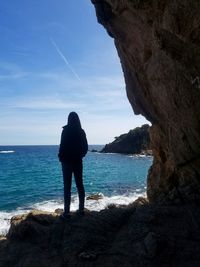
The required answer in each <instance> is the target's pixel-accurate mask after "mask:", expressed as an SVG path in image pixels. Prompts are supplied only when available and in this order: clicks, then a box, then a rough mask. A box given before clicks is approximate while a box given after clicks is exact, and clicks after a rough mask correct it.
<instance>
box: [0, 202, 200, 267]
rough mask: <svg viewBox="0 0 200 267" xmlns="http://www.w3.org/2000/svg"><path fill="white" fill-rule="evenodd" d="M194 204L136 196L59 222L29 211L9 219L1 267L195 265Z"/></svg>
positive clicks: (199, 218) (198, 218)
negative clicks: (162, 202) (124, 203)
mask: <svg viewBox="0 0 200 267" xmlns="http://www.w3.org/2000/svg"><path fill="white" fill-rule="evenodd" d="M199 223H200V212H199V208H198V206H192V205H190V206H188V205H182V204H181V205H180V204H177V205H170V206H169V205H162V206H160V205H155V204H150V203H148V202H147V200H145V199H143V198H140V199H138V200H137V201H136V202H134V203H132V204H130V205H128V206H126V207H115V206H114V205H113V206H110V207H108V208H107V209H105V210H102V211H100V212H94V211H93V212H89V211H88V212H86V215H85V216H83V217H79V216H78V215H76V214H75V213H72V216H71V219H70V220H68V221H62V220H61V219H60V218H59V214H57V213H45V212H41V211H32V212H31V213H29V214H27V215H18V216H15V217H13V218H12V221H11V228H10V230H9V233H8V235H7V238H0V266H1V267H15V266H16V267H19V266H20V267H63V266H69V267H102V266H103V267H116V266H119V267H132V266H136V267H137V266H138V267H143V266H144V267H146V266H149V267H155V266H182V267H184V266H199V264H200V246H199V242H200V240H199Z"/></svg>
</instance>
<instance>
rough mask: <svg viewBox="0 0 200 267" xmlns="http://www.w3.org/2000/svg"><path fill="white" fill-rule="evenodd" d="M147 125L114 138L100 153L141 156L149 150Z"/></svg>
mask: <svg viewBox="0 0 200 267" xmlns="http://www.w3.org/2000/svg"><path fill="white" fill-rule="evenodd" d="M149 128H150V126H149V125H148V124H144V125H142V126H141V127H136V128H135V129H133V130H130V131H129V132H128V133H125V134H121V135H120V136H117V137H115V140H114V141H113V142H111V143H109V144H106V145H105V146H104V148H103V149H102V150H101V151H100V152H102V153H120V154H141V153H144V154H145V153H146V152H145V151H149V150H150V138H149Z"/></svg>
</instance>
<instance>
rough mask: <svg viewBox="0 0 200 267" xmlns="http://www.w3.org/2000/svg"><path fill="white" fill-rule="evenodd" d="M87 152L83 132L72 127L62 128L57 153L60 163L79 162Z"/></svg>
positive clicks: (79, 128) (78, 128)
mask: <svg viewBox="0 0 200 267" xmlns="http://www.w3.org/2000/svg"><path fill="white" fill-rule="evenodd" d="M87 151H88V143H87V138H86V134H85V132H84V130H83V129H82V128H81V127H76V126H74V125H69V124H68V125H66V126H64V127H63V131H62V135H61V142H60V149H59V153H58V157H59V160H60V161H61V162H64V161H70V162H76V161H80V160H81V159H82V158H83V157H84V156H85V155H86V153H87Z"/></svg>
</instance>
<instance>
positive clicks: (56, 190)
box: [0, 145, 152, 235]
mask: <svg viewBox="0 0 200 267" xmlns="http://www.w3.org/2000/svg"><path fill="white" fill-rule="evenodd" d="M102 147H103V146H100V145H92V146H89V150H90V151H89V152H88V153H87V155H86V157H85V158H84V160H83V164H84V171H83V177H84V178H83V179H84V186H85V191H86V198H87V197H88V196H92V195H98V196H101V197H100V198H99V199H98V200H94V199H87V200H86V203H85V204H86V205H85V207H86V208H87V209H89V210H96V211H99V210H102V209H105V208H106V207H107V206H108V205H110V204H116V205H120V204H129V203H131V202H133V201H134V200H135V199H137V198H138V197H139V196H145V194H146V193H145V192H146V177H147V173H148V169H149V167H150V166H151V164H152V157H147V156H143V155H122V154H115V153H99V152H98V151H100V150H101V149H102ZM58 149H59V147H58V146H56V145H55V146H52V145H51V146H0V235H5V234H6V233H7V232H8V229H9V226H10V219H11V217H12V216H14V215H18V214H23V213H27V212H30V211H31V210H33V209H39V210H43V211H50V212H53V211H55V209H58V208H60V209H62V208H63V178H62V171H61V164H60V162H59V161H58V157H57V154H58ZM92 150H96V151H97V152H91V151H92ZM73 180H74V179H73ZM77 208H78V197H77V191H76V186H75V182H74V181H73V184H72V199H71V210H72V211H75V210H77Z"/></svg>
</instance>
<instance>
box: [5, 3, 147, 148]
mask: <svg viewBox="0 0 200 267" xmlns="http://www.w3.org/2000/svg"><path fill="white" fill-rule="evenodd" d="M0 22H1V23H0V36H1V42H0V105H1V113H0V145H14V144H18V145H20V144H59V141H60V133H61V129H62V126H63V125H65V124H66V121H67V116H68V113H69V112H70V111H76V112H78V114H79V116H80V119H81V122H82V127H83V128H84V129H85V131H86V134H87V137H88V141H89V143H90V144H104V143H107V142H110V141H112V140H113V138H114V137H115V136H117V135H119V134H121V133H125V132H127V131H128V130H129V129H131V128H134V127H136V126H140V125H142V124H143V123H146V120H145V119H144V118H143V117H141V116H135V115H134V113H133V111H132V108H131V106H130V104H129V102H128V99H127V97H126V93H125V85H124V79H123V75H122V71H121V66H120V62H119V58H118V56H117V53H116V50H115V47H114V44H113V40H112V39H111V38H110V37H109V36H108V35H107V33H106V32H105V30H104V29H103V27H102V26H101V25H99V24H98V23H97V21H96V16H95V11H94V8H93V6H92V4H91V3H90V1H89V0H81V1H77V0H59V1H56V0H42V1H41V0H28V1H27V0H14V1H13V0H6V1H1V2H0Z"/></svg>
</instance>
